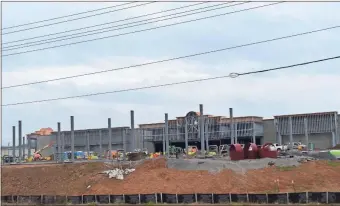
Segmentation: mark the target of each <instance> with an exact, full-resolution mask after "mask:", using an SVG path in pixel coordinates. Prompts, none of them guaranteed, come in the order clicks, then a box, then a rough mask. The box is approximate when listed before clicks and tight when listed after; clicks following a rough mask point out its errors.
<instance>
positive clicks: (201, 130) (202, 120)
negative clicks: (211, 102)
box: [199, 104, 205, 154]
mask: <svg viewBox="0 0 340 206" xmlns="http://www.w3.org/2000/svg"><path fill="white" fill-rule="evenodd" d="M203 118H204V117H203V104H200V119H199V128H200V129H199V132H200V133H199V134H200V139H201V154H205V149H204V119H203Z"/></svg>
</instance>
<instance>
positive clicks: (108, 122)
mask: <svg viewBox="0 0 340 206" xmlns="http://www.w3.org/2000/svg"><path fill="white" fill-rule="evenodd" d="M107 129H108V131H109V144H108V147H107V149H108V150H109V159H111V157H112V155H111V150H112V129H111V118H108V119H107Z"/></svg>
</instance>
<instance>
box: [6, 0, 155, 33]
mask: <svg viewBox="0 0 340 206" xmlns="http://www.w3.org/2000/svg"><path fill="white" fill-rule="evenodd" d="M152 3H156V2H148V3H144V4H138V5H134V6H129V7H124V8H121V9H115V10H111V11H105V12H102V13H98V14H92V15H89V16H83V17H79V18H75V19H68V20H64V21H58V22H54V23H50V24H44V25H40V26H35V27H30V28H26V29H19V30H15V31H11V32H5V33H2V35H7V34H13V33H18V32H22V31H28V30H33V29H38V28H42V27H47V26H52V25H56V24H62V23H66V22H71V21H76V20H80V19H86V18H90V17H94V16H99V15H103V14H108V13H112V12H116V11H122V10H126V9H130V8H134V7H140V6H144V5H147V4H152Z"/></svg>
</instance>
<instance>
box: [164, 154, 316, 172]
mask: <svg viewBox="0 0 340 206" xmlns="http://www.w3.org/2000/svg"><path fill="white" fill-rule="evenodd" d="M307 159H308V160H311V158H308V157H303V156H294V157H292V158H289V157H286V158H278V159H271V158H263V159H256V160H241V161H237V162H236V161H230V160H223V159H221V160H216V159H215V160H214V159H168V161H167V166H168V168H174V169H178V170H207V171H209V172H211V173H216V172H220V171H222V170H223V169H231V170H233V171H235V172H237V173H242V174H244V173H245V172H246V171H247V170H253V169H261V168H266V167H268V166H269V164H268V163H274V164H275V165H276V166H278V167H290V166H299V165H300V162H302V161H303V160H305V161H307Z"/></svg>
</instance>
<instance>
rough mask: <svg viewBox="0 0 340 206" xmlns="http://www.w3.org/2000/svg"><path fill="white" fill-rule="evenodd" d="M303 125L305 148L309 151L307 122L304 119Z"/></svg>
mask: <svg viewBox="0 0 340 206" xmlns="http://www.w3.org/2000/svg"><path fill="white" fill-rule="evenodd" d="M303 123H304V128H305V138H306V146H307V148H308V149H309V145H308V143H309V137H308V120H307V118H306V117H305V118H304V119H303Z"/></svg>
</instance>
